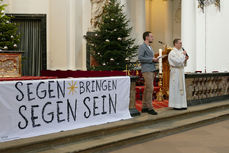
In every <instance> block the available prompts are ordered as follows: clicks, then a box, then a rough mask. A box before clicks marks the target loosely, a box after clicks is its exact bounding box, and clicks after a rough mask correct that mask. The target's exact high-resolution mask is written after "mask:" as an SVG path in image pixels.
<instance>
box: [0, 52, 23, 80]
mask: <svg viewBox="0 0 229 153" xmlns="http://www.w3.org/2000/svg"><path fill="white" fill-rule="evenodd" d="M20 76H21V54H16V53H15V54H14V53H12V54H10V53H0V77H20Z"/></svg>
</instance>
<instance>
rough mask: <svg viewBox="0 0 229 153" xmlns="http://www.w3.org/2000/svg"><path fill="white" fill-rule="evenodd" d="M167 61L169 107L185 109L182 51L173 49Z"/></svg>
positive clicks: (183, 59) (183, 56) (183, 57)
mask: <svg viewBox="0 0 229 153" xmlns="http://www.w3.org/2000/svg"><path fill="white" fill-rule="evenodd" d="M168 60H169V64H170V82H169V107H172V108H187V99H186V90H185V76H184V66H185V55H184V54H183V50H182V49H180V50H178V49H176V48H174V49H173V50H172V51H171V52H170V53H169V56H168Z"/></svg>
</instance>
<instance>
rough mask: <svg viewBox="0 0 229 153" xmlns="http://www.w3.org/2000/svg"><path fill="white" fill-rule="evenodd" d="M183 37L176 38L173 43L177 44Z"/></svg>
mask: <svg viewBox="0 0 229 153" xmlns="http://www.w3.org/2000/svg"><path fill="white" fill-rule="evenodd" d="M180 40H181V39H180V38H176V39H174V40H173V45H174V46H175V44H176V43H178V41H180Z"/></svg>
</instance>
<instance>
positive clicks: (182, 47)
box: [182, 47, 189, 57]
mask: <svg viewBox="0 0 229 153" xmlns="http://www.w3.org/2000/svg"><path fill="white" fill-rule="evenodd" d="M182 50H183V51H185V49H184V48H183V47H182ZM186 56H188V54H186ZM188 57H189V56H188Z"/></svg>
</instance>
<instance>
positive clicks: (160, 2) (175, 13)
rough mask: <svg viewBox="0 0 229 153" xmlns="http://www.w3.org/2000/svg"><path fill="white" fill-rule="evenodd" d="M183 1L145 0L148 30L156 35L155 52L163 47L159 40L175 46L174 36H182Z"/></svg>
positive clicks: (153, 45)
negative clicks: (173, 43)
mask: <svg viewBox="0 0 229 153" xmlns="http://www.w3.org/2000/svg"><path fill="white" fill-rule="evenodd" d="M180 2H181V1H180V0H145V12H146V30H147V31H151V32H152V33H153V35H154V43H153V44H152V47H153V49H154V51H155V52H158V50H159V48H163V46H162V45H161V44H159V43H158V41H162V42H164V43H165V44H167V45H168V46H171V47H172V46H173V45H172V41H173V39H174V38H180V37H181V3H180Z"/></svg>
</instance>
